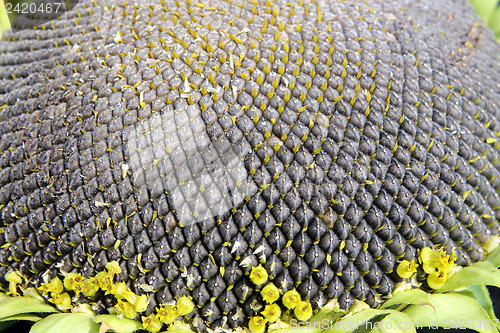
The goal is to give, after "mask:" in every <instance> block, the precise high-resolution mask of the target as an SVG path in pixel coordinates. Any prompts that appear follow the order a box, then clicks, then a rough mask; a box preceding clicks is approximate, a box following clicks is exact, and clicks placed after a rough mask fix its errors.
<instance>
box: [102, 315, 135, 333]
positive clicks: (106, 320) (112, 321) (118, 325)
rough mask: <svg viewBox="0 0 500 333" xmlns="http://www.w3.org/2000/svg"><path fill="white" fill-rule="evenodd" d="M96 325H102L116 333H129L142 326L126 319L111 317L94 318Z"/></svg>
mask: <svg viewBox="0 0 500 333" xmlns="http://www.w3.org/2000/svg"><path fill="white" fill-rule="evenodd" d="M94 321H95V322H96V323H98V324H99V323H102V324H103V325H106V326H107V327H109V329H112V330H113V331H115V332H116V333H131V332H135V331H137V330H139V329H141V328H142V324H141V323H140V322H138V321H136V320H132V319H127V318H118V317H117V316H113V315H100V316H96V317H94Z"/></svg>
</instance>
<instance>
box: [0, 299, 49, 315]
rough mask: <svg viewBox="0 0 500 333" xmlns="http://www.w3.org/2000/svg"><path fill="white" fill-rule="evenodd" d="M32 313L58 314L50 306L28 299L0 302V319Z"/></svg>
mask: <svg viewBox="0 0 500 333" xmlns="http://www.w3.org/2000/svg"><path fill="white" fill-rule="evenodd" d="M32 312H58V311H57V310H56V309H55V308H53V307H52V306H50V305H48V304H46V303H45V302H42V301H40V300H38V299H34V298H30V297H8V298H4V299H2V300H0V319H2V318H5V317H9V316H13V315H18V314H23V313H32Z"/></svg>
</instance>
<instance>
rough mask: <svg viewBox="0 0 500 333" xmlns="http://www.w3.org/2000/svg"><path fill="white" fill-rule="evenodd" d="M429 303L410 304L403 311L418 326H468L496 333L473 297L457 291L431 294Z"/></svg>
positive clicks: (484, 332)
mask: <svg viewBox="0 0 500 333" xmlns="http://www.w3.org/2000/svg"><path fill="white" fill-rule="evenodd" d="M429 298H430V301H431V304H432V306H430V305H423V306H422V305H410V306H409V307H407V308H406V309H405V310H404V311H403V312H404V313H405V314H406V315H407V316H408V317H409V318H410V319H411V320H412V322H413V323H415V325H419V327H433V328H434V327H447V328H459V327H461V328H469V329H472V330H475V331H478V332H481V333H498V332H497V330H496V329H494V326H493V325H494V322H492V321H491V319H490V317H489V316H488V314H487V313H486V311H485V310H484V309H483V308H482V307H481V305H480V304H479V303H478V302H477V300H476V299H475V298H473V297H469V296H465V295H461V294H459V293H448V294H431V295H430V296H429Z"/></svg>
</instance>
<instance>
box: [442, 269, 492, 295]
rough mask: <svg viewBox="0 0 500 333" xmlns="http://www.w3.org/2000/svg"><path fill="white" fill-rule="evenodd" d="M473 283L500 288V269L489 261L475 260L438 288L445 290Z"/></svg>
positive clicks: (464, 286)
mask: <svg viewBox="0 0 500 333" xmlns="http://www.w3.org/2000/svg"><path fill="white" fill-rule="evenodd" d="M473 285H488V286H495V287H499V288H500V271H499V270H498V269H497V268H496V267H495V266H493V265H492V264H491V263H489V262H477V263H474V264H472V265H470V266H469V267H465V268H462V269H461V270H459V271H458V272H457V273H455V274H454V275H453V276H452V277H450V278H449V279H448V280H447V281H446V282H445V284H444V285H443V286H442V287H441V288H440V289H439V290H438V292H445V291H449V290H456V289H459V288H467V287H469V286H473Z"/></svg>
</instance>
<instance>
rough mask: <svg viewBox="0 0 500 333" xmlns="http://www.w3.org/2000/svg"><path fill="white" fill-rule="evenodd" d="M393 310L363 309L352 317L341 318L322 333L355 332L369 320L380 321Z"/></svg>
mask: <svg viewBox="0 0 500 333" xmlns="http://www.w3.org/2000/svg"><path fill="white" fill-rule="evenodd" d="M393 311H394V310H379V309H364V310H362V311H360V312H357V313H355V314H353V315H352V316H349V317H346V318H343V319H341V320H339V321H337V322H335V323H333V324H331V326H330V327H331V328H329V329H327V330H324V331H323V332H324V333H349V332H353V331H355V330H356V329H357V328H358V327H359V328H360V329H361V330H363V328H364V324H365V323H367V322H368V321H370V320H371V319H373V318H375V317H378V316H380V317H379V318H378V320H377V321H380V320H382V319H383V318H384V317H386V316H387V315H388V314H389V313H391V312H393Z"/></svg>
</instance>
